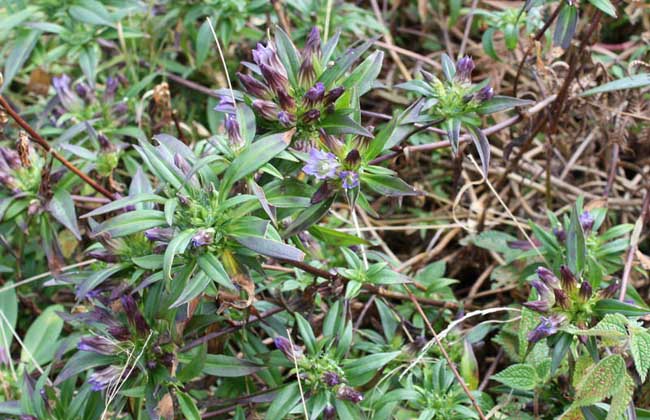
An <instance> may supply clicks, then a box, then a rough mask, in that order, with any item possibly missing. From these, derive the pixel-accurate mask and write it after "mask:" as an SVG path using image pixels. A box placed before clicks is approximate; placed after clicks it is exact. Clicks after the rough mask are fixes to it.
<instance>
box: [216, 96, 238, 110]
mask: <svg viewBox="0 0 650 420" xmlns="http://www.w3.org/2000/svg"><path fill="white" fill-rule="evenodd" d="M214 110H215V111H217V112H222V113H224V114H234V113H235V103H234V102H233V101H232V98H231V97H230V96H228V95H221V97H220V98H219V103H218V104H217V106H215V107H214Z"/></svg>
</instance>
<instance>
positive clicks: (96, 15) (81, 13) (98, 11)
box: [68, 4, 115, 27]
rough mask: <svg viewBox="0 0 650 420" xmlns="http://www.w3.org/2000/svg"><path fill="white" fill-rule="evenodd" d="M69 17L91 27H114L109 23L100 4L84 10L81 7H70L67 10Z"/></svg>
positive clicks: (106, 14)
mask: <svg viewBox="0 0 650 420" xmlns="http://www.w3.org/2000/svg"><path fill="white" fill-rule="evenodd" d="M68 13H70V16H72V17H73V18H75V19H76V20H79V21H81V22H85V23H90V24H91V25H101V26H111V27H114V26H115V25H114V24H113V22H112V21H111V18H110V15H109V14H108V12H107V11H106V9H104V7H103V6H101V4H99V7H97V8H95V7H93V8H86V7H82V6H72V7H70V8H69V9H68Z"/></svg>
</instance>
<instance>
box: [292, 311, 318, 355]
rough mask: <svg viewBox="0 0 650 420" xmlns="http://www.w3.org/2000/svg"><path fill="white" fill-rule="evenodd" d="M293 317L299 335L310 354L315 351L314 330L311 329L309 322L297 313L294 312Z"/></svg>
mask: <svg viewBox="0 0 650 420" xmlns="http://www.w3.org/2000/svg"><path fill="white" fill-rule="evenodd" d="M295 317H296V324H297V325H298V331H300V336H301V337H302V341H303V343H304V344H305V347H307V350H308V352H309V353H310V354H314V353H316V337H315V336H314V331H313V330H312V329H311V326H310V325H309V322H307V320H306V319H305V318H303V317H302V315H300V314H299V313H296V314H295Z"/></svg>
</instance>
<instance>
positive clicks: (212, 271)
mask: <svg viewBox="0 0 650 420" xmlns="http://www.w3.org/2000/svg"><path fill="white" fill-rule="evenodd" d="M197 261H198V263H199V267H201V270H203V272H204V273H205V274H207V275H208V277H210V278H211V279H212V280H214V281H216V282H217V283H219V284H220V285H222V286H224V287H226V288H227V289H231V290H236V288H235V285H234V284H232V281H231V280H230V276H229V275H228V273H226V269H225V268H223V264H221V261H219V259H218V258H217V257H216V256H215V255H213V254H207V253H206V254H202V255H200V256H199V258H198V260H197Z"/></svg>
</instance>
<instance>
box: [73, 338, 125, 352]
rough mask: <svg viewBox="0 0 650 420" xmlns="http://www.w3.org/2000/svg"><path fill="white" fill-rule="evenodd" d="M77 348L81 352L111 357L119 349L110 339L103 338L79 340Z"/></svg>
mask: <svg viewBox="0 0 650 420" xmlns="http://www.w3.org/2000/svg"><path fill="white" fill-rule="evenodd" d="M77 348H78V349H79V350H81V351H90V352H93V353H98V354H103V355H106V356H110V355H112V354H115V353H116V352H117V351H118V347H117V346H116V345H115V344H114V343H113V342H112V341H111V340H109V339H108V338H106V337H101V336H92V337H84V338H82V339H81V340H79V343H78V344H77Z"/></svg>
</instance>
